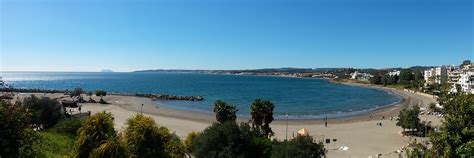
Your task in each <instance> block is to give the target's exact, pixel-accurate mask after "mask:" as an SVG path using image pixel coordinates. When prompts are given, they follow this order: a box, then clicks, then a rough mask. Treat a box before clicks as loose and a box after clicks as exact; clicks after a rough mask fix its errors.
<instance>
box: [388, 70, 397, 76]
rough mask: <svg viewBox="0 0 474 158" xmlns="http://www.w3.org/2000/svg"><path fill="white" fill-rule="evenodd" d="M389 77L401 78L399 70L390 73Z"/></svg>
mask: <svg viewBox="0 0 474 158" xmlns="http://www.w3.org/2000/svg"><path fill="white" fill-rule="evenodd" d="M388 75H389V76H400V71H399V70H394V71H391V72H389V73H388Z"/></svg>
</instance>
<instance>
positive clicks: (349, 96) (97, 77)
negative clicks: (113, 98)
mask: <svg viewBox="0 0 474 158" xmlns="http://www.w3.org/2000/svg"><path fill="white" fill-rule="evenodd" d="M0 76H1V77H2V78H3V81H5V82H6V83H8V84H10V85H13V86H14V87H15V88H38V89H59V90H72V89H74V88H76V87H80V88H82V89H84V90H86V91H94V90H97V89H102V90H106V91H107V92H109V93H129V94H135V93H159V94H170V95H182V96H203V97H204V100H203V101H170V100H158V101H156V104H157V106H166V107H168V108H174V109H179V110H190V111H198V112H204V113H212V109H213V104H214V102H215V101H216V100H224V101H226V102H227V103H230V104H232V105H234V106H236V107H237V109H238V112H237V113H238V115H239V116H244V117H248V116H249V115H250V105H251V103H252V101H253V100H255V99H268V100H271V102H273V103H274V105H275V109H274V116H275V117H276V118H284V117H286V114H288V116H289V118H290V119H293V118H297V119H314V118H326V117H328V118H335V117H345V116H351V115H356V114H360V113H364V112H368V111H371V110H374V109H377V108H380V107H383V106H389V105H391V104H395V103H397V102H399V101H400V100H401V98H400V97H399V96H397V95H394V94H391V93H390V92H389V91H384V90H380V89H374V88H367V87H360V86H351V85H344V84H337V83H331V82H329V81H328V80H326V79H314V78H293V77H279V76H249V75H223V74H202V73H162V72H0Z"/></svg>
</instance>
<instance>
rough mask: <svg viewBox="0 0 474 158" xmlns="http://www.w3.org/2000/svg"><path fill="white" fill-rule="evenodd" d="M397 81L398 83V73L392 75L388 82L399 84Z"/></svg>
mask: <svg viewBox="0 0 474 158" xmlns="http://www.w3.org/2000/svg"><path fill="white" fill-rule="evenodd" d="M397 83H398V75H393V76H390V78H389V80H388V84H389V85H392V84H397Z"/></svg>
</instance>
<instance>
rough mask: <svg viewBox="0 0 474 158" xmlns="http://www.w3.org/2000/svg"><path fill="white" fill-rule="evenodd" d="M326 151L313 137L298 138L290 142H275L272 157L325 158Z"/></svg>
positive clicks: (299, 136)
mask: <svg viewBox="0 0 474 158" xmlns="http://www.w3.org/2000/svg"><path fill="white" fill-rule="evenodd" d="M325 155H326V150H325V149H324V144H323V143H322V142H320V143H316V142H315V141H314V140H313V137H312V136H309V135H306V136H301V135H298V136H296V138H295V139H292V140H290V141H283V142H278V141H274V142H273V150H272V157H275V158H286V157H324V156H325Z"/></svg>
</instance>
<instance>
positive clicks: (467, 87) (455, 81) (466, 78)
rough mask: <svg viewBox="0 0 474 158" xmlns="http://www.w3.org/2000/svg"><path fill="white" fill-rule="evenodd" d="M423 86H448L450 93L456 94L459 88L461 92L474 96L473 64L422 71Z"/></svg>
mask: <svg viewBox="0 0 474 158" xmlns="http://www.w3.org/2000/svg"><path fill="white" fill-rule="evenodd" d="M423 75H424V78H425V85H431V84H435V83H437V84H450V85H452V86H451V92H453V93H456V92H457V88H456V87H458V86H459V87H460V88H461V89H460V90H461V91H462V92H466V93H472V94H474V64H466V65H462V66H455V65H452V66H444V65H443V66H440V67H436V68H431V69H428V70H425V71H424V74H423Z"/></svg>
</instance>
